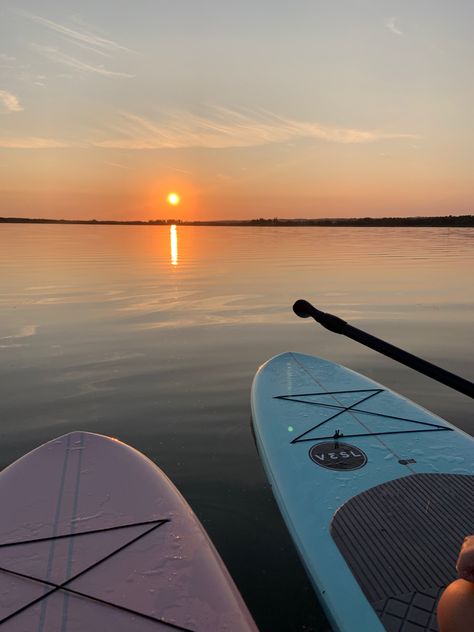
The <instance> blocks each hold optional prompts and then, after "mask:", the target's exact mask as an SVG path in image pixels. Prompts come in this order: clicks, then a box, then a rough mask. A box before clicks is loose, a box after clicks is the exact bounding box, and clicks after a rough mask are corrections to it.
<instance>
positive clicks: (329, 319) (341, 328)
mask: <svg viewBox="0 0 474 632" xmlns="http://www.w3.org/2000/svg"><path fill="white" fill-rule="evenodd" d="M293 310H294V312H295V314H296V315H297V316H300V317H301V318H308V317H309V316H311V317H312V318H314V320H315V321H317V322H318V323H320V324H321V325H322V326H323V327H325V328H326V329H329V330H330V331H333V332H334V333H336V334H343V335H344V336H347V337H348V338H352V340H355V341H356V342H360V343H361V344H363V345H365V346H366V347H370V348H371V349H374V351H378V352H379V353H382V354H383V355H386V356H388V357H389V358H392V359H393V360H396V361H397V362H400V363H401V364H404V365H405V366H408V367H410V368H411V369H415V371H418V372H419V373H423V375H427V376H428V377H431V378H432V379H434V380H436V381H438V382H441V384H445V385H446V386H449V387H451V388H453V389H454V390H456V391H459V392H460V393H463V394H464V395H467V396H468V397H472V398H473V399H474V384H473V383H472V382H470V381H469V380H466V379H464V378H463V377H460V376H459V375H455V374H454V373H451V372H450V371H446V370H445V369H442V368H441V367H439V366H436V364H431V362H427V361H426V360H423V359H422V358H419V357H418V356H415V355H413V354H412V353H408V352H407V351H404V350H403V349H400V348H399V347H395V345H392V344H390V343H389V342H385V340H381V339H380V338H376V337H375V336H372V335H371V334H368V333H367V332H365V331H362V329H357V327H353V326H352V325H349V323H347V322H346V321H345V320H343V319H342V318H339V317H338V316H334V315H333V314H328V313H326V312H322V311H320V310H319V309H316V307H314V306H313V305H311V303H308V301H304V300H301V299H300V300H299V301H296V303H295V304H294V305H293Z"/></svg>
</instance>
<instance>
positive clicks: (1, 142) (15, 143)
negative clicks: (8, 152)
mask: <svg viewBox="0 0 474 632" xmlns="http://www.w3.org/2000/svg"><path fill="white" fill-rule="evenodd" d="M59 147H68V144H67V143H65V142H64V141H61V140H56V139H54V138H41V137H39V136H30V137H25V138H1V137H0V148H2V149H57V148H59Z"/></svg>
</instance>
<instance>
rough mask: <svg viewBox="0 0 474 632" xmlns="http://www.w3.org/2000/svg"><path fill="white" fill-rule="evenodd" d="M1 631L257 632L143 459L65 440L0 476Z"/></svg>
mask: <svg viewBox="0 0 474 632" xmlns="http://www.w3.org/2000/svg"><path fill="white" fill-rule="evenodd" d="M0 507H1V514H0V624H1V630H2V632H84V631H85V630H87V632H103V631H104V630H114V632H130V631H132V630H140V632H149V631H150V632H151V631H160V632H161V631H162V632H171V631H172V630H188V631H190V630H193V631H195V632H201V631H202V632H209V630H222V631H224V630H225V631H226V632H227V631H228V632H230V631H233V632H241V631H245V632H256V627H255V624H254V623H253V621H252V618H251V616H250V614H249V612H248V610H247V608H246V606H245V605H244V603H243V601H242V598H241V597H240V594H239V593H238V591H237V588H236V587H235V585H234V583H233V581H232V579H231V577H230V575H229V573H228V572H227V570H226V569H225V567H224V564H223V562H222V560H221V559H220V557H219V555H218V553H217V552H216V550H215V548H214V546H213V545H212V543H211V542H210V540H209V538H208V537H207V535H206V533H205V531H204V529H203V528H202V526H201V525H200V523H199V522H198V520H197V518H196V517H195V515H194V514H193V512H192V511H191V509H190V507H189V505H188V504H187V503H186V501H185V500H184V499H183V497H182V496H181V494H180V493H179V492H178V491H177V489H176V488H175V487H174V485H173V484H172V483H171V482H170V481H169V479H168V478H167V477H166V476H165V475H164V474H163V472H162V471H161V470H160V469H159V468H158V467H156V466H155V465H154V464H153V463H152V462H151V461H149V460H148V459H147V458H146V457H145V456H144V455H143V454H141V453H140V452H138V451H136V450H134V449H133V448H131V447H129V446H127V445H126V444H124V443H121V442H120V441H117V440H115V439H112V438H110V437H104V436H102V435H97V434H92V433H87V432H73V433H70V434H67V435H65V436H63V437H60V438H58V439H55V440H53V441H50V442H49V443H47V444H45V445H43V446H40V447H39V448H37V449H36V450H33V451H32V452H30V453H28V454H27V455H25V456H24V457H22V458H21V459H19V460H18V461H16V462H15V463H13V464H12V465H10V466H8V467H7V468H6V469H5V470H3V472H2V473H1V474H0Z"/></svg>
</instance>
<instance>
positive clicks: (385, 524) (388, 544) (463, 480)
mask: <svg viewBox="0 0 474 632" xmlns="http://www.w3.org/2000/svg"><path fill="white" fill-rule="evenodd" d="M473 532H474V476H472V475H464V474H412V475H409V476H405V477H403V478H399V479H396V480H394V481H390V482H388V483H383V484H382V485H377V486H376V487H372V488H371V489H369V490H367V491H366V492H362V493H361V494H359V495H358V496H354V498H351V499H350V500H348V501H347V502H346V503H345V504H344V505H342V507H340V508H339V509H338V510H337V512H336V513H335V514H334V517H333V520H332V522H331V535H332V537H333V539H334V541H335V542H336V544H337V546H338V548H339V550H340V552H341V554H342V555H343V557H344V559H345V560H346V562H347V564H348V565H349V567H350V569H351V571H352V573H353V575H354V577H355V578H356V580H357V582H358V583H359V585H360V587H361V589H362V590H363V592H364V594H365V596H366V597H367V599H368V601H369V602H370V603H371V604H372V606H373V607H374V609H375V610H376V612H377V614H378V615H379V617H380V619H381V621H382V623H383V624H384V626H385V629H386V630H387V631H388V632H436V631H437V629H438V628H437V625H436V604H437V601H438V598H439V595H440V594H441V592H442V590H443V589H444V588H445V586H446V585H447V584H449V583H450V582H452V581H453V580H454V579H456V577H457V575H456V568H455V564H456V559H457V556H458V553H459V549H460V547H461V544H462V542H463V540H464V538H465V537H466V536H467V535H471V534H472V533H473Z"/></svg>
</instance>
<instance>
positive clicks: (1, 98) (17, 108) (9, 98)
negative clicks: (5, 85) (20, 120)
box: [0, 90, 23, 112]
mask: <svg viewBox="0 0 474 632" xmlns="http://www.w3.org/2000/svg"><path fill="white" fill-rule="evenodd" d="M0 102H2V103H3V106H4V108H5V109H6V110H7V112H21V111H22V110H23V107H22V106H21V105H20V102H19V101H18V97H16V96H15V95H14V94H12V93H11V92H8V90H0Z"/></svg>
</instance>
